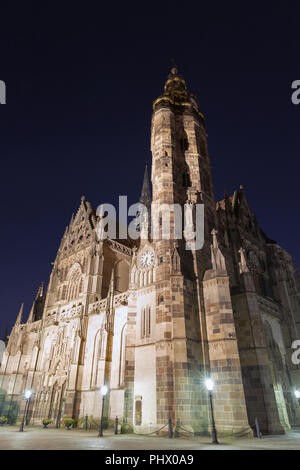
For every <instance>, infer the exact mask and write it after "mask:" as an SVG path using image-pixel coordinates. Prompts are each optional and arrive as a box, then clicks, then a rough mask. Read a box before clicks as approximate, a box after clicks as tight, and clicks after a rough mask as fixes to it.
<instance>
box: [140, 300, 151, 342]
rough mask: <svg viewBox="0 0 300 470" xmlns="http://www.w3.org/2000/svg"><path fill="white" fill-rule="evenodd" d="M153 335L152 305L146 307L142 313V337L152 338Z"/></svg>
mask: <svg viewBox="0 0 300 470" xmlns="http://www.w3.org/2000/svg"><path fill="white" fill-rule="evenodd" d="M150 336H151V307H145V308H143V310H142V315H141V337H142V338H150Z"/></svg>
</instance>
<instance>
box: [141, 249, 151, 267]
mask: <svg viewBox="0 0 300 470" xmlns="http://www.w3.org/2000/svg"><path fill="white" fill-rule="evenodd" d="M153 263H154V253H153V251H144V253H142V254H141V256H140V265H141V267H142V268H150V266H152V265H153Z"/></svg>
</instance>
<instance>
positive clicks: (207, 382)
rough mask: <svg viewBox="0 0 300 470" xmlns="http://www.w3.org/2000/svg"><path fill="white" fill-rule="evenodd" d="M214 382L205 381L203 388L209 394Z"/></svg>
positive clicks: (210, 380)
mask: <svg viewBox="0 0 300 470" xmlns="http://www.w3.org/2000/svg"><path fill="white" fill-rule="evenodd" d="M214 385H215V384H214V381H213V380H212V379H206V380H205V386H206V388H207V390H208V391H209V392H211V391H212V390H213V388H214Z"/></svg>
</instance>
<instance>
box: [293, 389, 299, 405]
mask: <svg viewBox="0 0 300 470" xmlns="http://www.w3.org/2000/svg"><path fill="white" fill-rule="evenodd" d="M294 393H295V397H296V398H297V399H298V403H299V405H300V390H297V389H296V390H295V392H294Z"/></svg>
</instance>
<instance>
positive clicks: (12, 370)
mask: <svg viewBox="0 0 300 470" xmlns="http://www.w3.org/2000/svg"><path fill="white" fill-rule="evenodd" d="M151 150H152V171H151V180H152V198H151V196H150V191H149V185H148V181H147V173H146V175H145V179H144V186H143V191H142V196H141V202H143V203H145V205H146V206H147V207H149V206H150V205H151V203H152V206H153V209H154V207H156V206H155V205H156V204H158V205H159V204H180V205H181V206H183V205H184V204H186V203H188V204H190V205H191V206H192V207H193V206H194V205H195V204H204V208H205V225H204V237H205V242H204V246H203V248H201V249H192V250H186V246H185V240H184V239H182V240H174V239H166V238H164V237H163V233H161V226H160V224H161V219H160V217H157V218H155V221H156V222H153V223H154V225H155V223H156V224H157V227H156V228H157V230H158V232H159V237H158V238H157V239H155V240H153V239H152V238H151V237H149V238H148V239H147V238H146V239H145V240H142V241H140V242H133V241H132V240H130V239H128V240H111V239H106V240H104V241H101V240H100V241H99V239H98V238H97V236H96V233H95V227H96V224H97V221H98V216H97V215H96V212H95V210H94V209H93V208H92V207H91V205H90V203H89V202H87V201H85V199H84V198H82V200H81V204H80V207H79V209H78V211H77V213H76V215H75V216H73V217H72V219H71V222H70V224H69V226H68V227H67V229H66V231H65V234H64V236H63V238H62V241H61V245H60V247H59V250H58V253H57V257H56V259H55V262H54V263H53V269H52V273H51V276H50V280H49V284H48V287H47V289H46V291H45V292H43V287H41V288H40V289H39V291H38V294H37V296H36V299H35V301H34V303H33V306H32V309H31V311H30V314H29V318H28V320H27V322H26V323H24V322H23V321H22V313H23V312H22V310H23V307H22V308H21V311H20V313H19V315H18V318H17V321H16V323H15V326H14V327H13V330H12V332H11V334H10V337H9V341H8V345H7V348H6V351H5V354H4V357H3V360H2V365H1V370H0V388H1V389H2V391H5V394H6V395H5V397H4V398H5V400H4V398H3V396H2V398H3V399H2V401H0V407H1V408H2V409H1V411H0V414H1V413H2V414H9V413H10V414H12V410H13V409H15V408H14V406H13V404H17V405H18V406H19V405H20V404H21V405H20V406H21V412H22V409H23V407H24V402H23V401H22V394H23V392H24V390H25V389H26V388H30V389H32V391H33V393H34V394H33V399H32V400H31V403H30V407H29V419H30V421H31V423H39V422H40V419H41V418H45V417H51V418H52V419H53V420H54V421H56V420H57V418H60V417H63V416H73V417H74V418H75V419H76V420H78V422H79V424H81V423H82V419H83V417H84V416H85V415H88V416H89V419H90V421H91V422H92V423H94V424H97V422H99V416H100V414H101V397H100V393H99V389H100V387H101V385H103V384H104V383H105V384H107V385H108V386H109V394H108V396H107V398H106V400H105V409H104V417H105V419H106V421H107V420H108V421H113V419H114V418H115V416H118V417H119V420H120V422H121V423H122V422H123V423H126V424H127V428H130V427H132V428H133V429H134V430H135V432H142V433H144V432H152V431H154V430H156V429H158V428H160V427H162V426H163V425H165V424H166V423H167V422H168V418H169V417H171V418H172V420H173V422H174V423H177V424H179V425H180V426H182V428H184V429H186V430H188V431H193V432H196V433H207V432H208V431H209V429H210V412H209V406H208V397H207V391H206V390H205V387H204V379H205V377H207V376H211V377H212V378H213V379H214V381H215V390H214V406H215V418H216V426H217V428H218V430H219V432H221V433H227V434H232V433H233V434H235V435H245V434H250V433H251V432H252V431H251V427H252V426H253V424H254V421H255V418H258V421H259V423H260V426H261V429H262V432H264V433H281V432H284V429H288V428H290V427H291V426H294V425H299V424H300V406H299V404H298V402H297V400H296V399H295V397H294V394H293V391H294V389H295V387H297V386H298V387H300V378H299V369H298V366H297V365H293V364H292V362H291V355H292V352H293V351H292V349H291V345H292V342H293V341H294V340H296V339H299V338H300V331H299V329H300V326H299V325H300V286H299V277H298V275H297V272H296V269H295V267H294V265H293V262H292V259H291V257H290V255H288V253H286V251H285V250H284V249H283V248H281V247H280V246H278V245H277V244H276V243H275V242H274V241H272V240H270V239H269V238H268V237H267V236H266V235H265V234H264V233H263V232H262V230H261V229H260V228H259V226H258V224H257V221H256V219H255V216H254V215H253V213H252V212H251V209H250V207H249V205H248V202H247V200H246V197H245V193H244V190H243V189H240V190H239V191H235V193H234V195H233V196H232V197H229V195H227V194H226V195H225V199H224V200H223V201H220V202H217V203H216V202H215V199H214V191H213V185H212V180H211V172H210V159H209V154H208V149H207V135H206V130H205V122H204V117H203V115H202V114H201V113H200V111H199V107H198V103H197V99H196V98H195V96H193V95H192V94H190V93H189V92H188V90H187V88H186V84H185V81H184V79H183V78H182V76H180V75H179V74H178V72H177V70H176V69H172V71H171V73H170V75H169V77H168V80H167V82H166V84H165V88H164V93H163V95H162V96H160V97H159V98H158V99H157V100H156V101H155V102H154V103H153V117H152V127H151ZM154 212H155V211H154V210H153V214H154ZM153 214H152V217H153ZM170 224H171V228H174V214H173V213H171V218H170ZM142 230H144V227H142ZM20 414H21V413H20Z"/></svg>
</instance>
